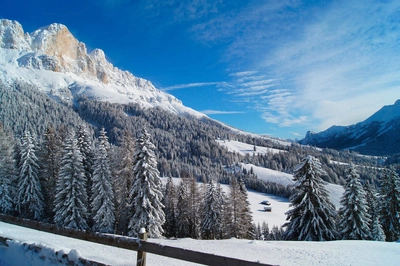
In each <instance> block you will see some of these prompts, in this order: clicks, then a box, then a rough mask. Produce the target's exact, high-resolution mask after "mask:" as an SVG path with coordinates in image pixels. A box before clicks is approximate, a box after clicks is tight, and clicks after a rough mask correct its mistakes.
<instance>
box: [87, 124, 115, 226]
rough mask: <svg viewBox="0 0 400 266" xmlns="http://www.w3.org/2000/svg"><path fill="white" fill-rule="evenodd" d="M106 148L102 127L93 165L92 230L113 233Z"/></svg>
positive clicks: (111, 198) (109, 174) (108, 163)
mask: <svg viewBox="0 0 400 266" xmlns="http://www.w3.org/2000/svg"><path fill="white" fill-rule="evenodd" d="M108 148H109V143H108V138H107V136H106V131H105V130H104V127H103V128H102V129H101V131H100V135H99V142H98V145H97V150H96V158H95V161H94V167H93V168H94V171H93V184H92V200H91V207H92V212H91V213H92V215H93V230H94V231H96V232H101V233H113V232H114V225H115V213H114V212H115V207H114V191H113V188H112V182H111V171H110V162H109V158H108V153H107V150H108Z"/></svg>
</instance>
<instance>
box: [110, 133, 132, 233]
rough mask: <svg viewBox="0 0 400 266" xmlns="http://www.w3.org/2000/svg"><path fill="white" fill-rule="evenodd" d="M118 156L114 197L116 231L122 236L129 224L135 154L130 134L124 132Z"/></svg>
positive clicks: (116, 158) (116, 157)
mask: <svg viewBox="0 0 400 266" xmlns="http://www.w3.org/2000/svg"><path fill="white" fill-rule="evenodd" d="M119 150H120V152H119V154H116V155H120V156H115V157H114V158H113V160H114V161H115V160H118V161H117V162H115V165H116V168H117V170H116V171H115V176H116V178H115V182H114V186H115V196H116V202H117V211H116V212H117V224H118V226H117V231H118V233H120V234H124V233H126V232H127V231H128V223H129V193H130V191H131V188H132V184H133V154H134V152H135V140H134V139H133V137H132V135H131V133H130V132H128V131H127V130H125V131H124V134H123V136H122V139H121V141H120V148H119ZM131 211H133V210H131Z"/></svg>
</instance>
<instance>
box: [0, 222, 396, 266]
mask: <svg viewBox="0 0 400 266" xmlns="http://www.w3.org/2000/svg"><path fill="white" fill-rule="evenodd" d="M0 236H3V237H8V238H11V239H14V240H18V241H11V242H9V245H10V246H11V247H9V248H5V247H2V246H1V245H0V265H18V266H37V265H40V266H41V265H57V264H55V263H54V262H53V263H52V262H51V261H50V260H49V258H53V259H57V258H59V257H61V256H62V255H63V254H65V255H66V256H67V257H68V258H69V259H70V260H71V261H78V260H79V258H85V259H89V260H93V261H97V262H101V263H104V264H106V265H115V266H117V265H118V266H122V265H124V266H125V265H135V259H136V252H135V251H130V250H126V249H122V248H114V247H109V246H104V245H99V244H95V243H91V242H87V241H82V240H77V239H73V238H68V237H63V236H58V235H54V234H49V233H43V232H40V231H37V230H31V229H27V228H23V227H19V226H14V225H10V224H6V223H2V222H0ZM19 241H21V242H19ZM149 241H151V242H157V243H160V244H162V245H165V246H174V247H181V248H185V249H189V250H196V251H202V252H206V253H212V254H218V255H222V256H227V257H233V258H239V259H243V260H247V261H258V262H261V263H266V264H271V265H287V266H289V265H360V266H361V265H362V266H367V265H371V266H372V265H387V266H391V265H398V263H399V261H400V252H399V248H400V247H399V245H400V243H395V242H376V241H356V240H348V241H327V242H309V241H255V240H253V241H251V240H243V239H228V240H193V239H190V238H185V239H178V240H168V239H150V240H149ZM22 243H36V244H37V245H41V246H42V250H41V251H40V252H35V251H33V250H29V249H27V248H26V247H25V246H23V245H22ZM56 252H57V254H58V255H56ZM147 265H164V266H169V265H171V266H172V265H173V266H177V265H182V266H183V265H197V264H193V263H189V262H185V261H180V260H175V259H169V258H167V257H162V256H158V255H154V254H147Z"/></svg>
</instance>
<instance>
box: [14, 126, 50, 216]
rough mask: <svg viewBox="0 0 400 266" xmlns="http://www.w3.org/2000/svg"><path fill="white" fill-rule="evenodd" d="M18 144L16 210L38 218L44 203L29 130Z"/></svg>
mask: <svg viewBox="0 0 400 266" xmlns="http://www.w3.org/2000/svg"><path fill="white" fill-rule="evenodd" d="M19 146H20V149H19V150H20V162H19V176H18V185H17V197H16V203H17V210H18V212H19V213H20V214H21V216H22V217H25V218H29V219H35V220H39V219H41V218H42V217H43V213H44V208H45V203H44V199H43V191H42V186H41V183H40V180H39V176H38V173H39V165H38V158H37V156H36V153H37V145H36V141H35V137H34V136H33V135H32V134H31V133H30V132H29V131H25V132H24V134H23V136H22V138H21V143H20V145H19Z"/></svg>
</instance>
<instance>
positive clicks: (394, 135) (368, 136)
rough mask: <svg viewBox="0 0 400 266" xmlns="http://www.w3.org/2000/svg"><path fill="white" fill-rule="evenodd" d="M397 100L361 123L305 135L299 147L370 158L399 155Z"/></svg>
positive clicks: (399, 113)
mask: <svg viewBox="0 0 400 266" xmlns="http://www.w3.org/2000/svg"><path fill="white" fill-rule="evenodd" d="M399 132H400V100H397V101H396V102H395V103H394V104H393V105H387V106H384V107H382V108H381V109H380V110H379V111H377V112H376V113H375V114H373V115H372V116H370V117H369V118H368V119H366V120H365V121H363V122H360V123H357V124H354V125H350V126H332V127H330V128H328V129H327V130H325V131H322V132H320V133H314V132H311V131H308V132H307V134H306V137H305V138H304V139H302V140H301V141H300V143H301V144H306V145H315V146H317V147H320V148H333V149H354V150H356V151H359V152H361V153H363V154H369V155H390V154H395V153H399V152H400V134H399Z"/></svg>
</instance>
